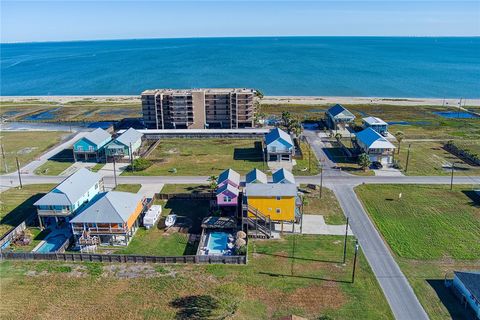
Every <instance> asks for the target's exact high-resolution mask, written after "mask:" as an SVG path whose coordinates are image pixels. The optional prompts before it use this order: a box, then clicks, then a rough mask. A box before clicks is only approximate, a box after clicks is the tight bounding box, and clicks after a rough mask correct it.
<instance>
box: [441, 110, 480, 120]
mask: <svg viewBox="0 0 480 320" xmlns="http://www.w3.org/2000/svg"><path fill="white" fill-rule="evenodd" d="M434 113H435V114H436V115H439V116H440V117H443V118H448V119H480V116H477V115H476V114H474V113H470V112H457V111H437V112H434Z"/></svg>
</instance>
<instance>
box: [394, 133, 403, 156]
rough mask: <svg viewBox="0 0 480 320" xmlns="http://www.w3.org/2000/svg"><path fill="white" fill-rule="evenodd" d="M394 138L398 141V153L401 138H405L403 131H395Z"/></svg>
mask: <svg viewBox="0 0 480 320" xmlns="http://www.w3.org/2000/svg"><path fill="white" fill-rule="evenodd" d="M395 138H397V141H398V152H397V153H398V154H400V145H401V143H402V140H403V138H405V133H403V132H402V131H397V133H395Z"/></svg>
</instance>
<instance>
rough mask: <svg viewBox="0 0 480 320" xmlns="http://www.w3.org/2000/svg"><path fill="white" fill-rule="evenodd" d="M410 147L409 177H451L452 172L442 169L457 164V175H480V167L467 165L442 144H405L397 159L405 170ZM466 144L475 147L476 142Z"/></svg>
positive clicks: (429, 142)
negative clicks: (453, 163)
mask: <svg viewBox="0 0 480 320" xmlns="http://www.w3.org/2000/svg"><path fill="white" fill-rule="evenodd" d="M409 144H411V147H410V158H409V160H408V171H407V173H406V174H407V175H412V176H429V175H450V174H451V171H450V170H448V169H444V168H442V166H444V165H448V166H450V164H451V163H452V162H455V167H457V170H456V171H455V174H456V175H480V166H471V165H469V164H467V163H465V162H464V161H463V160H461V159H460V158H458V157H457V156H455V155H453V154H451V153H450V152H448V151H445V150H444V149H443V148H442V147H443V143H442V142H436V141H435V142H431V141H428V142H417V141H414V142H408V141H407V142H403V143H402V144H401V147H400V155H397V154H396V155H395V157H396V158H397V159H398V160H400V164H401V165H402V167H403V169H404V170H405V166H406V161H407V154H408V145H409ZM464 144H468V145H472V146H475V143H474V142H471V144H470V142H464Z"/></svg>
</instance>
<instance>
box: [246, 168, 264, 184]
mask: <svg viewBox="0 0 480 320" xmlns="http://www.w3.org/2000/svg"><path fill="white" fill-rule="evenodd" d="M246 182H247V183H255V182H259V183H267V175H266V174H265V173H263V172H262V171H260V170H258V169H253V170H252V171H250V172H249V173H247V176H246Z"/></svg>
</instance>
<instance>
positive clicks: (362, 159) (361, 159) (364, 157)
mask: <svg viewBox="0 0 480 320" xmlns="http://www.w3.org/2000/svg"><path fill="white" fill-rule="evenodd" d="M371 164H372V162H371V161H370V157H369V156H368V154H366V153H362V154H361V155H359V156H358V165H359V166H360V168H362V169H363V171H367V169H368V167H370V165H371Z"/></svg>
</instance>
